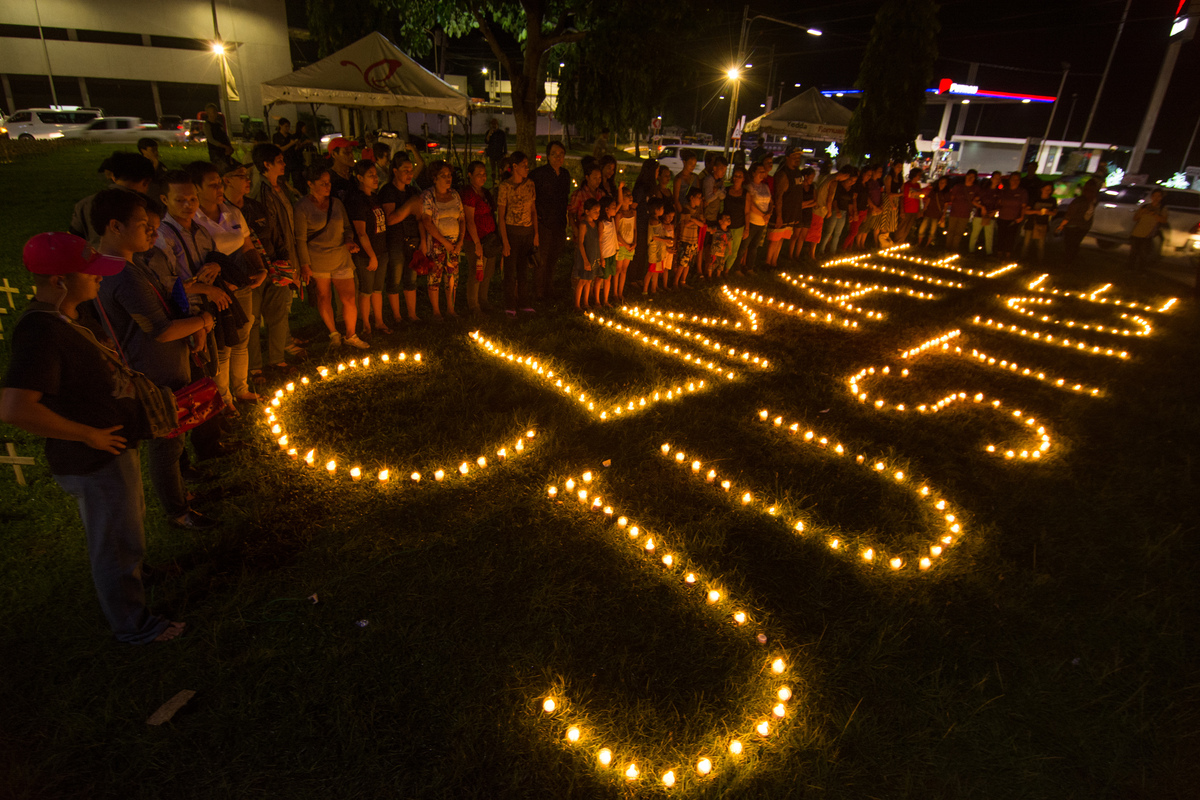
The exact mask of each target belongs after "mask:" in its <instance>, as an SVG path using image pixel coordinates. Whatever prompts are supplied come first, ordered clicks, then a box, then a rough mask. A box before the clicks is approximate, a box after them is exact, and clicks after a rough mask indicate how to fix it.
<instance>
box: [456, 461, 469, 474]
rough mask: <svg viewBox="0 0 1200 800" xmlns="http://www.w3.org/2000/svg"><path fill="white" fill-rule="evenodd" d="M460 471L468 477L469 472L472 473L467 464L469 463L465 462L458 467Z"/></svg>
mask: <svg viewBox="0 0 1200 800" xmlns="http://www.w3.org/2000/svg"><path fill="white" fill-rule="evenodd" d="M458 471H459V472H460V473H461V474H463V475H466V474H467V473H468V472H470V471H471V467H470V466H469V465H468V464H467V462H465V461H464V462H463V463H461V464H459V465H458Z"/></svg>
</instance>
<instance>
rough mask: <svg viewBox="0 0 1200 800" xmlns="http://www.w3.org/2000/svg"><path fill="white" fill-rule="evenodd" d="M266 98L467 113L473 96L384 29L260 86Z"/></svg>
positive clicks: (462, 114) (273, 100)
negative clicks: (394, 40)
mask: <svg viewBox="0 0 1200 800" xmlns="http://www.w3.org/2000/svg"><path fill="white" fill-rule="evenodd" d="M262 95H263V102H264V103H267V104H270V103H328V104H329V105H335V106H351V107H359V108H389V109H397V110H400V111H417V112H422V111H424V112H431V113H436V114H456V115H458V116H460V117H465V116H467V108H468V105H469V101H468V100H467V97H466V95H463V94H461V93H460V92H459V91H458V90H457V89H455V88H454V87H453V86H451V85H450V84H448V83H446V82H445V81H443V80H442V79H441V78H439V77H438V76H436V75H434V74H433V73H432V72H430V71H429V70H427V69H425V68H424V67H422V66H421V65H420V64H418V63H417V62H416V61H413V60H412V59H411V58H409V57H408V56H407V55H406V54H405V53H404V51H402V50H401V49H400V48H398V47H396V45H394V44H392V43H391V42H390V41H388V40H387V38H386V37H385V36H383V35H382V34H380V33H369V34H367V35H366V36H364V37H363V38H361V39H359V40H358V41H357V42H355V43H354V44H352V45H350V46H348V47H343V48H342V49H341V50H338V51H337V52H336V53H334V54H333V55H331V56H327V57H325V58H323V59H321V60H320V61H318V62H316V63H315V64H309V65H308V66H307V67H304V68H302V69H298V70H296V71H295V72H293V73H291V74H288V75H284V76H283V77H280V78H276V79H275V80H271V81H267V82H265V83H263V85H262Z"/></svg>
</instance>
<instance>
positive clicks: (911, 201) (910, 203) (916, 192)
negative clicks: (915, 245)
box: [895, 169, 925, 244]
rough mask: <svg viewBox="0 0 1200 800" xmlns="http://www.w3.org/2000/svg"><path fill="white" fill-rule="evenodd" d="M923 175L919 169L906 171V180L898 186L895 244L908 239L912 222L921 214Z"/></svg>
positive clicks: (902, 242)
mask: <svg viewBox="0 0 1200 800" xmlns="http://www.w3.org/2000/svg"><path fill="white" fill-rule="evenodd" d="M923 177H925V176H924V174H923V173H922V172H921V170H919V169H914V170H912V171H911V172H909V173H908V180H907V181H906V182H905V184H904V186H902V187H901V188H900V212H901V213H900V219H899V221H898V222H897V224H896V237H895V238H896V244H904V243H905V242H907V241H908V235H909V234H910V233H911V232H912V226H913V223H914V222H916V220H917V219H919V218H920V216H921V179H922V178H923Z"/></svg>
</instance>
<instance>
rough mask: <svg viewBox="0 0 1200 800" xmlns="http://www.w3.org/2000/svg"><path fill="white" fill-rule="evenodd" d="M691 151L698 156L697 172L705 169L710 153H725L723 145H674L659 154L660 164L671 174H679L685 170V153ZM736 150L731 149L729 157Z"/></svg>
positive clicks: (664, 148)
mask: <svg viewBox="0 0 1200 800" xmlns="http://www.w3.org/2000/svg"><path fill="white" fill-rule="evenodd" d="M684 150H691V151H692V152H693V153H695V154H696V171H697V172H699V171H700V170H702V169H704V154H705V153H709V152H717V153H724V152H725V148H724V147H723V146H721V145H704V144H672V145H667V146H665V147H663V149H662V152H660V153H659V154H658V163H659V164H662V165H663V166H665V167H667V169H669V170H671V172H676V173H677V172H679V171H680V170H681V169H683V151H684ZM733 153H734V149H733V148H730V150H729V155H730V157H732V156H733Z"/></svg>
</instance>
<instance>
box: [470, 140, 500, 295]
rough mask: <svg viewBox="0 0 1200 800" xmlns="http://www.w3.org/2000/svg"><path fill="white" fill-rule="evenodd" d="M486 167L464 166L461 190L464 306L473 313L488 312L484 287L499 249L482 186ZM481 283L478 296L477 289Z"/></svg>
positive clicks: (480, 164) (479, 163)
mask: <svg viewBox="0 0 1200 800" xmlns="http://www.w3.org/2000/svg"><path fill="white" fill-rule="evenodd" d="M487 178H488V175H487V167H486V166H484V163H483V162H482V161H472V162H471V164H470V166H468V167H467V187H466V188H465V189H463V190H462V192H461V194H462V201H463V207H464V209H465V211H466V215H467V238H466V240H465V241H464V242H463V260H464V261H465V262H466V270H467V308H468V309H470V311H471V313H472V314H473V315H475V316H479V315H480V314H487V313H489V312H490V311H491V310H492V308H491V305H490V304H489V303H488V288H489V287H490V286H491V285H492V274H493V273H494V272H495V269H496V257H497V256H498V255H500V253H501V245H500V234H499V233H497V232H496V217H495V214H494V212H493V211H492V209H493V208H495V203H494V202H493V201H492V196H491V193H490V192H488V190H487V189H485V188H484V185H485V184H486V183H487ZM481 287H482V297H481V296H480V289H481Z"/></svg>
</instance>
